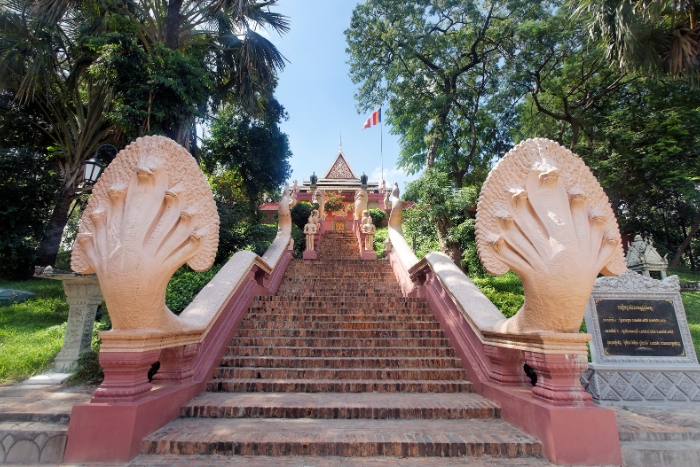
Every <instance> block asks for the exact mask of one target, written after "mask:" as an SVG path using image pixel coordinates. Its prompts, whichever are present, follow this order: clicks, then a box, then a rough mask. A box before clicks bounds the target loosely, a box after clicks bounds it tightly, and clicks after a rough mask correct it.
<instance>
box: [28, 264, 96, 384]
mask: <svg viewBox="0 0 700 467" xmlns="http://www.w3.org/2000/svg"><path fill="white" fill-rule="evenodd" d="M34 277H39V278H42V279H52V280H59V281H61V282H62V283H63V291H64V292H65V294H66V301H67V302H68V306H69V308H68V322H67V324H66V334H65V336H64V337H63V346H62V347H61V351H60V352H59V353H58V355H56V358H55V359H54V361H53V367H54V368H55V369H56V370H57V371H60V372H69V371H72V370H74V369H75V366H76V364H77V363H78V359H79V358H80V356H81V355H82V354H84V353H86V352H90V351H92V347H91V345H92V329H93V326H94V324H95V314H96V313H97V307H99V306H100V304H101V303H102V292H101V291H100V283H99V282H98V280H97V276H96V275H95V274H75V273H73V272H68V271H59V270H55V269H53V268H52V267H51V266H48V267H46V268H42V267H37V268H36V270H35V273H34Z"/></svg>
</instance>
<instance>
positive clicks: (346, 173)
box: [322, 148, 359, 180]
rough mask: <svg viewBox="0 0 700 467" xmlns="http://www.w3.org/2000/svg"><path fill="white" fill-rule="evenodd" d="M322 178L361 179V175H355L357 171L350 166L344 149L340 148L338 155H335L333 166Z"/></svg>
mask: <svg viewBox="0 0 700 467" xmlns="http://www.w3.org/2000/svg"><path fill="white" fill-rule="evenodd" d="M322 178H325V179H333V180H359V177H358V176H357V175H355V172H353V170H352V169H351V168H350V164H348V161H347V160H346V159H345V154H343V149H342V148H340V149H338V155H337V156H335V160H334V161H333V164H331V168H330V169H328V171H327V172H326V175H325V176H324V177H322Z"/></svg>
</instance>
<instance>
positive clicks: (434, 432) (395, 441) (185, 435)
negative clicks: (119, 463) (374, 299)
mask: <svg viewBox="0 0 700 467" xmlns="http://www.w3.org/2000/svg"><path fill="white" fill-rule="evenodd" d="M541 451H542V446H541V443H540V442H539V441H538V440H536V439H535V438H533V437H531V436H529V435H527V434H525V433H523V432H521V431H520V430H517V429H515V428H513V427H512V426H510V425H508V424H506V423H504V422H502V421H497V420H481V419H472V420H316V419H296V420H295V419H284V420H280V419H250V418H248V419H238V418H236V419H201V418H181V419H178V420H175V421H174V422H172V423H170V424H168V425H166V426H165V427H163V428H161V429H160V430H158V431H156V432H155V433H153V434H152V435H149V436H148V437H147V438H146V439H144V441H143V444H142V449H141V452H142V453H143V454H185V455H187V454H207V455H211V454H220V455H266V456H290V455H317V456H352V457H370V456H395V457H465V456H469V457H481V456H485V455H487V456H491V457H523V456H539V455H540V453H541Z"/></svg>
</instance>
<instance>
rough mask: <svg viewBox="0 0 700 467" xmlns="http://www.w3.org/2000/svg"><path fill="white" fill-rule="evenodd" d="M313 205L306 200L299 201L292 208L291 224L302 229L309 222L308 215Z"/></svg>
mask: <svg viewBox="0 0 700 467" xmlns="http://www.w3.org/2000/svg"><path fill="white" fill-rule="evenodd" d="M312 210H313V206H312V205H311V203H309V202H308V201H299V202H298V203H297V205H296V206H294V207H293V208H292V224H294V225H296V226H297V227H299V228H300V229H301V230H304V226H305V225H306V224H307V223H308V222H309V216H310V215H311V211H312Z"/></svg>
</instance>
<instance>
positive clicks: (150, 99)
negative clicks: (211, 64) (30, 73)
mask: <svg viewBox="0 0 700 467" xmlns="http://www.w3.org/2000/svg"><path fill="white" fill-rule="evenodd" d="M109 21H111V22H112V23H113V25H114V27H115V28H117V30H118V31H119V32H113V33H109V34H106V35H105V36H98V37H94V38H90V39H89V43H90V46H91V48H92V49H93V50H94V51H95V53H96V55H98V56H100V60H99V61H97V62H96V63H95V65H93V66H92V67H91V69H90V72H91V73H92V74H93V76H96V77H99V78H100V79H103V80H106V81H107V82H109V83H110V84H111V86H112V88H113V90H114V96H115V97H114V107H113V109H112V110H111V111H110V113H109V117H110V119H111V120H112V121H113V122H114V123H116V124H117V125H118V126H119V127H120V128H121V130H122V131H123V132H124V134H125V136H126V137H127V139H128V140H133V139H135V138H137V137H138V136H142V135H146V134H168V133H170V132H171V131H172V130H173V129H174V128H177V127H178V126H180V125H183V124H185V123H186V122H188V121H189V120H191V119H192V118H201V117H204V116H205V114H206V111H207V102H208V99H209V96H210V94H211V88H212V87H213V82H212V81H211V76H210V73H209V70H207V68H206V62H205V61H204V54H205V53H206V50H205V49H203V48H202V47H201V46H199V47H197V46H194V47H192V48H190V49H188V50H187V51H180V50H170V49H168V48H167V47H165V46H164V45H163V44H159V43H156V44H153V45H151V46H150V47H148V49H146V47H145V46H144V44H141V43H139V41H138V40H137V38H136V37H135V36H134V32H135V29H136V28H135V26H134V25H133V24H131V23H130V22H127V21H125V18H120V17H117V16H110V17H109Z"/></svg>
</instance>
